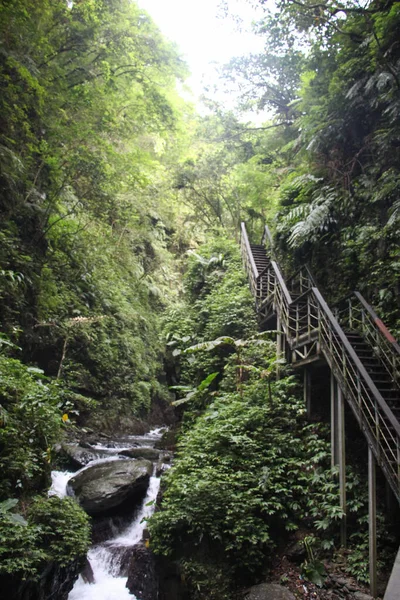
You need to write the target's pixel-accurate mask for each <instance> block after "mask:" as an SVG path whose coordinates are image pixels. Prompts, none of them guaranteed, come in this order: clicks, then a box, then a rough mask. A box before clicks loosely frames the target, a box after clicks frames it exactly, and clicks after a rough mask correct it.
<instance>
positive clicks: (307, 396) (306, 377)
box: [303, 367, 311, 419]
mask: <svg viewBox="0 0 400 600" xmlns="http://www.w3.org/2000/svg"><path fill="white" fill-rule="evenodd" d="M303 394H304V404H305V407H306V409H307V418H308V419H311V371H310V369H309V368H308V367H304V371H303Z"/></svg>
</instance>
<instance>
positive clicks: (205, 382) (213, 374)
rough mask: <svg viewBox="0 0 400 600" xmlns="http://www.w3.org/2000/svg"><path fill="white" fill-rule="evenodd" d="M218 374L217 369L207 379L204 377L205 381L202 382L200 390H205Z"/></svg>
mask: <svg viewBox="0 0 400 600" xmlns="http://www.w3.org/2000/svg"><path fill="white" fill-rule="evenodd" d="M217 375H219V371H216V372H215V373H210V375H208V376H207V377H206V378H205V379H203V381H202V382H201V383H200V385H199V386H198V388H197V389H198V391H199V392H202V391H203V390H205V389H206V388H207V387H208V386H209V385H210V383H211V382H212V381H214V379H215V378H216V377H217Z"/></svg>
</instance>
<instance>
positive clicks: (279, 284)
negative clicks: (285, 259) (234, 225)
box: [241, 224, 400, 502]
mask: <svg viewBox="0 0 400 600" xmlns="http://www.w3.org/2000/svg"><path fill="white" fill-rule="evenodd" d="M264 239H266V240H270V239H271V236H270V235H268V234H265V237H264ZM241 247H242V256H243V261H244V265H245V268H246V271H247V274H248V277H249V281H250V288H251V290H252V292H253V294H254V296H255V299H256V307H257V312H258V314H259V316H260V319H261V320H262V321H265V320H267V319H268V317H269V316H271V315H273V314H276V315H277V316H278V317H279V321H280V325H281V327H282V330H283V332H284V333H285V334H286V339H287V342H288V345H289V347H290V349H292V350H295V349H296V348H299V347H300V346H304V345H306V344H310V343H311V342H313V343H315V342H318V347H319V349H320V351H321V352H322V353H323V355H324V356H325V359H326V361H327V362H328V364H329V365H330V367H331V369H332V372H333V374H334V376H335V378H336V380H337V382H338V384H339V385H340V387H341V389H342V392H343V394H344V395H345V397H346V398H347V400H348V402H349V404H350V406H351V408H352V410H353V412H354V414H355V416H356V418H357V420H358V422H359V424H360V427H361V429H362V431H363V432H364V434H365V436H366V437H367V439H368V442H369V444H370V446H371V448H372V450H373V452H374V455H375V457H376V459H377V461H378V464H379V465H380V466H381V468H382V470H383V471H384V473H385V475H386V478H387V480H388V482H389V484H390V486H391V488H392V490H393V492H394V494H395V495H396V497H397V499H398V500H399V502H400V424H399V422H398V420H397V419H396V417H395V416H394V414H393V413H392V411H391V410H390V407H389V406H388V404H387V403H386V401H385V400H384V398H383V397H382V395H381V393H380V391H379V390H378V389H377V387H376V385H375V384H374V382H373V380H372V379H371V377H370V375H369V374H368V373H367V371H366V369H365V367H364V365H363V364H362V362H361V361H360V359H359V357H358V356H357V354H356V352H355V350H354V348H353V347H352V345H351V343H350V341H349V339H348V338H347V337H346V334H345V332H344V331H343V329H342V327H341V325H340V324H339V322H338V320H337V318H336V317H335V316H334V314H333V313H332V311H331V310H330V308H329V306H328V305H327V303H326V301H325V300H324V298H323V296H322V294H321V293H320V291H319V290H318V288H317V287H316V285H315V282H314V280H313V279H312V276H311V274H310V273H309V271H308V269H307V268H306V267H305V268H303V269H301V270H300V271H299V272H298V273H297V274H296V276H295V277H294V278H292V279H290V280H289V281H288V285H286V283H285V280H284V278H283V276H282V273H281V271H280V269H279V266H278V264H277V263H276V261H274V260H270V261H269V264H268V266H267V267H266V268H265V269H264V270H263V271H262V272H261V273H258V272H257V269H256V268H255V269H254V268H253V263H254V259H253V260H252V256H249V255H248V254H249V253H251V246H250V243H249V240H248V237H247V232H246V227H245V225H244V224H242V244H241ZM254 267H255V265H254ZM357 298H358V300H360V298H359V297H357ZM361 304H362V305H363V303H362V302H361ZM363 309H364V312H365V314H364V313H362V312H361V313H357V315H358V316H357V317H356V316H355V312H354V311H353V313H352V317H351V318H352V320H353V321H354V320H355V319H356V318H357V321H360V322H361V323H362V324H363V327H364V328H365V330H367V329H368V332H369V330H370V329H371V327H372V326H371V323H370V320H371V319H373V316H372V315H371V313H370V312H369V311H368V310H367V309H366V307H365V306H364V305H363ZM371 310H372V309H371ZM359 315H361V316H359ZM375 317H376V315H375ZM375 324H376V320H375ZM363 331H364V330H363ZM371 331H372V330H371ZM380 331H381V329H380ZM368 335H373V336H375V337H374V339H377V338H376V332H371V333H368ZM385 339H386V340H387V342H388V343H389V342H390V340H389V339H388V338H387V336H385ZM390 343H391V344H392V346H390V348H391V349H392V350H393V343H392V342H390ZM380 345H381V346H382V348H384V349H385V350H384V353H383V354H384V357H386V358H385V360H388V362H389V364H390V367H388V369H389V368H390V369H395V370H396V369H397V368H398V362H397V359H396V361H392V354H391V353H390V352H391V351H392V350H390V351H389V349H388V348H389V347H387V346H386V345H385V344H384V343H383V342H381V340H380ZM394 351H395V352H397V349H396V348H394ZM382 352H383V351H382Z"/></svg>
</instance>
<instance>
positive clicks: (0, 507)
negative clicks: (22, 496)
mask: <svg viewBox="0 0 400 600" xmlns="http://www.w3.org/2000/svg"><path fill="white" fill-rule="evenodd" d="M17 504H18V500H16V499H15V498H7V500H3V502H0V511H1V512H7V511H9V510H11V509H12V508H14V506H16V505H17Z"/></svg>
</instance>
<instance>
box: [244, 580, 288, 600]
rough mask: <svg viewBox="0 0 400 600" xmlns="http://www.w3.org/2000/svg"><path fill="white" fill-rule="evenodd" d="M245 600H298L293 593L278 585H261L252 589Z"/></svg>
mask: <svg viewBox="0 0 400 600" xmlns="http://www.w3.org/2000/svg"><path fill="white" fill-rule="evenodd" d="M245 600H296V599H295V597H294V596H293V594H292V592H291V591H290V590H288V589H287V588H285V587H283V585H279V584H277V583H261V584H260V585H254V586H253V587H251V588H250V589H249V590H248V591H247V593H246V595H245Z"/></svg>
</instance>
